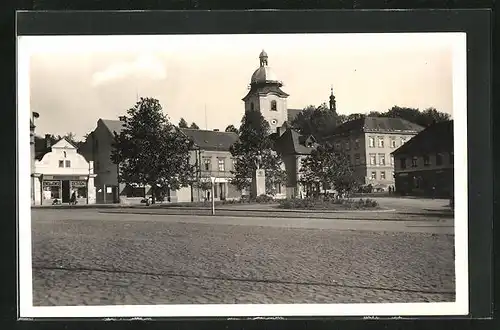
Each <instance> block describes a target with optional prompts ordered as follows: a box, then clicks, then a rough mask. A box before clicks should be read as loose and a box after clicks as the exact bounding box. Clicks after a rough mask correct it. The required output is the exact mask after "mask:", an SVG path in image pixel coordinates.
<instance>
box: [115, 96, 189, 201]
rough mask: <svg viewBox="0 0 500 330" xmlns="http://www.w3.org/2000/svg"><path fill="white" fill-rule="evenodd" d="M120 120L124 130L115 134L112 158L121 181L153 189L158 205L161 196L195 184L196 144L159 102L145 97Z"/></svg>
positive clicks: (153, 195) (154, 198)
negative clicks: (192, 153) (192, 160)
mask: <svg viewBox="0 0 500 330" xmlns="http://www.w3.org/2000/svg"><path fill="white" fill-rule="evenodd" d="M120 119H121V120H122V121H123V122H124V127H123V130H122V131H121V132H120V134H119V135H118V134H116V133H115V142H114V143H113V147H114V148H113V151H112V155H111V159H112V161H113V162H114V163H115V164H118V166H119V181H120V182H125V183H129V184H142V185H149V186H151V189H152V197H153V203H154V202H155V200H156V196H157V194H159V193H162V192H164V191H165V190H166V189H173V190H176V189H179V188H180V187H183V186H186V185H188V184H189V182H191V181H192V179H193V174H194V168H193V166H192V165H190V163H189V156H190V152H189V151H190V149H191V147H192V145H193V143H192V141H190V140H189V139H188V138H187V137H186V136H185V135H184V134H182V133H181V132H180V131H179V130H177V129H176V128H175V127H174V126H173V125H172V124H171V123H170V122H169V120H168V118H167V116H166V115H164V114H163V111H162V107H161V105H160V103H159V101H158V100H156V99H154V98H142V97H141V99H140V100H139V101H138V102H137V103H136V104H135V106H134V107H132V108H130V109H129V110H128V111H127V115H126V116H123V117H121V118H120Z"/></svg>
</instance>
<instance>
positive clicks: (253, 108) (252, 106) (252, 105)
mask: <svg viewBox="0 0 500 330" xmlns="http://www.w3.org/2000/svg"><path fill="white" fill-rule="evenodd" d="M250 110H252V111H254V110H255V105H254V104H253V102H251V103H250Z"/></svg>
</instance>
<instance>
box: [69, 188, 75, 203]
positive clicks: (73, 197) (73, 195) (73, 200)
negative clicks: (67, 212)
mask: <svg viewBox="0 0 500 330" xmlns="http://www.w3.org/2000/svg"><path fill="white" fill-rule="evenodd" d="M69 203H70V204H71V205H76V192H74V191H73V193H72V194H71V198H70V200H69Z"/></svg>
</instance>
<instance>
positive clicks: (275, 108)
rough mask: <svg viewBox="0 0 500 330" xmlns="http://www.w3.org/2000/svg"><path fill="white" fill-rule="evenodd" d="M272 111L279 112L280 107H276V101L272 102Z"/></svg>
mask: <svg viewBox="0 0 500 330" xmlns="http://www.w3.org/2000/svg"><path fill="white" fill-rule="evenodd" d="M271 111H278V106H277V105H276V101H275V100H272V101H271Z"/></svg>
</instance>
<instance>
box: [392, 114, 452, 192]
mask: <svg viewBox="0 0 500 330" xmlns="http://www.w3.org/2000/svg"><path fill="white" fill-rule="evenodd" d="M392 154H393V156H394V159H395V181H396V182H395V184H396V192H397V193H400V194H401V195H413V196H428V197H442V198H450V197H453V195H454V194H453V189H454V166H453V163H454V161H453V157H454V155H453V121H451V120H450V121H446V122H441V123H437V124H434V125H432V126H430V127H428V128H426V129H425V130H423V131H422V132H420V133H419V134H418V135H416V136H415V137H413V138H412V139H411V140H410V141H409V142H408V143H406V144H405V145H404V146H402V147H400V148H398V149H397V150H395V151H394V152H393V153H392Z"/></svg>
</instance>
